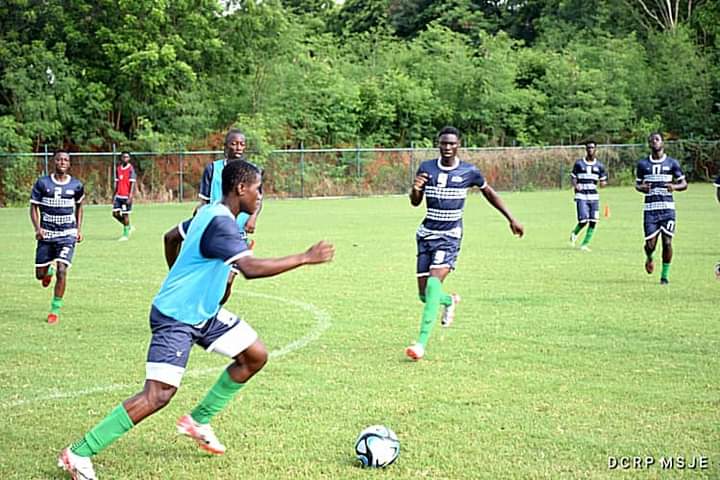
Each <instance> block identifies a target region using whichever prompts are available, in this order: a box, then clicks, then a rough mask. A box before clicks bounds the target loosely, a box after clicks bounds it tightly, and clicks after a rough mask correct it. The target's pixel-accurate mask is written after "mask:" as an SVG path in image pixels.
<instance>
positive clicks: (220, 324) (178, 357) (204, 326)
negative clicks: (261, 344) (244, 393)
mask: <svg viewBox="0 0 720 480" xmlns="http://www.w3.org/2000/svg"><path fill="white" fill-rule="evenodd" d="M150 330H151V331H152V339H151V340H150V346H149V347H148V353H147V363H146V368H145V370H146V377H145V378H146V379H148V380H157V381H159V382H163V383H167V384H169V385H174V386H176V387H178V386H180V381H181V380H182V376H183V374H184V373H185V367H186V365H187V362H188V359H189V358H190V349H191V348H192V346H193V345H195V344H197V345H199V346H201V347H202V348H204V349H205V350H207V351H209V352H216V353H219V354H221V355H224V356H226V357H231V358H232V357H235V356H236V355H238V354H239V353H241V352H243V351H244V350H246V349H247V348H248V347H249V346H250V345H252V344H253V343H254V342H255V341H256V340H257V338H258V337H257V333H255V331H254V330H253V329H252V327H250V325H248V323H247V322H245V321H244V320H241V319H239V318H238V317H237V316H235V315H233V314H232V313H230V312H229V311H227V310H225V309H220V311H219V312H218V313H217V315H215V316H214V317H212V318H210V319H208V320H206V321H204V322H202V323H199V324H197V325H189V324H187V323H182V322H179V321H177V320H175V319H174V318H172V317H168V316H167V315H164V314H163V313H162V312H160V310H158V309H157V308H155V306H154V305H153V306H152V308H151V309H150Z"/></svg>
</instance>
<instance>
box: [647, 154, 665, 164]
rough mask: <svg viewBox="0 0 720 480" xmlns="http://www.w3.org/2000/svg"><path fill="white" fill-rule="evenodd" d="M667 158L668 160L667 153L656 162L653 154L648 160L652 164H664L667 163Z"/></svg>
mask: <svg viewBox="0 0 720 480" xmlns="http://www.w3.org/2000/svg"><path fill="white" fill-rule="evenodd" d="M666 158H667V153H663V156H662V157H660V158H658V159H657V160H655V159H654V158H652V153H651V154H650V155H649V156H648V159H649V160H650V161H651V162H652V163H662V162H664V161H665V159H666Z"/></svg>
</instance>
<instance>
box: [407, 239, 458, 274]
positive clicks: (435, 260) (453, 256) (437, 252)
mask: <svg viewBox="0 0 720 480" xmlns="http://www.w3.org/2000/svg"><path fill="white" fill-rule="evenodd" d="M415 240H416V241H417V270H416V273H417V276H418V277H427V276H428V275H430V269H431V268H449V269H451V270H454V269H455V262H457V259H458V255H459V254H460V239H459V238H450V237H440V238H433V239H423V238H419V237H416V238H415Z"/></svg>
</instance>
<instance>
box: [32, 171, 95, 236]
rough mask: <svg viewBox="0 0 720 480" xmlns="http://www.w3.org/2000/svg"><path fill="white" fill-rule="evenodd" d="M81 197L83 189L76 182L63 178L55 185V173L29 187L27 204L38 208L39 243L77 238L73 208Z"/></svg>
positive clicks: (83, 196)
mask: <svg viewBox="0 0 720 480" xmlns="http://www.w3.org/2000/svg"><path fill="white" fill-rule="evenodd" d="M83 198H85V190H84V188H83V184H82V183H80V180H78V179H77V178H73V177H71V176H70V175H67V179H66V180H65V181H63V182H59V181H57V180H56V179H55V174H52V175H47V176H44V177H40V178H39V179H38V180H37V182H35V185H33V188H32V193H31V194H30V203H33V204H35V205H38V207H39V209H40V228H42V229H43V232H44V234H43V240H46V241H51V242H52V241H59V240H61V239H66V238H68V237H73V238H76V237H77V233H78V232H77V222H76V218H75V208H76V206H77V205H79V204H80V203H81V202H82V201H83Z"/></svg>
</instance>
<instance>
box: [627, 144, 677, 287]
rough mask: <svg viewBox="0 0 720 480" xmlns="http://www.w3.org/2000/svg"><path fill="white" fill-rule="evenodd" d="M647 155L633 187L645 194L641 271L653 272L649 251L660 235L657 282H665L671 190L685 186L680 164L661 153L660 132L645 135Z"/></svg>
mask: <svg viewBox="0 0 720 480" xmlns="http://www.w3.org/2000/svg"><path fill="white" fill-rule="evenodd" d="M648 145H649V147H650V156H649V157H647V158H643V159H641V160H640V161H639V162H638V164H637V175H636V179H635V189H636V190H637V191H638V192H641V193H644V194H645V207H644V215H643V223H644V230H645V271H646V272H647V273H648V274H651V273H653V271H654V270H655V264H654V263H653V252H654V251H655V247H656V246H657V240H658V236H660V237H662V261H663V264H662V271H661V273H660V283H661V284H662V285H667V284H668V283H669V282H668V274H669V273H670V262H671V261H672V254H673V251H672V238H673V235H674V234H675V225H676V224H675V202H674V201H673V194H672V192H673V191H678V192H681V191H683V190H686V189H687V187H688V184H687V181H686V180H685V175H684V174H683V172H682V169H681V168H680V163H678V161H677V160H675V159H674V158H671V157H668V156H667V155H666V154H665V147H664V141H663V136H662V134H660V133H658V132H653V133H651V134H650V136H649V137H648Z"/></svg>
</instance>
